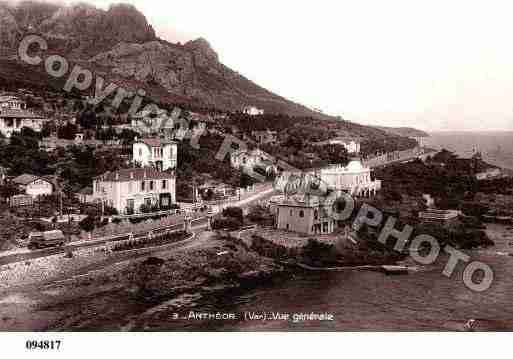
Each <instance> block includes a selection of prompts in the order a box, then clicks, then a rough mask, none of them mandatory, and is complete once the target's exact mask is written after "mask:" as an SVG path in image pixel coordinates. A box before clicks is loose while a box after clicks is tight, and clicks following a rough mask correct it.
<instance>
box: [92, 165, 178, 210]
mask: <svg viewBox="0 0 513 359" xmlns="http://www.w3.org/2000/svg"><path fill="white" fill-rule="evenodd" d="M93 198H94V200H95V201H96V202H100V203H102V204H103V205H105V206H109V207H112V208H115V209H116V210H117V211H118V212H119V213H120V214H133V213H140V212H142V210H143V208H144V207H145V208H158V209H160V210H167V209H170V207H172V206H173V205H174V204H176V176H175V173H174V171H167V172H162V171H159V170H157V169H155V168H132V169H124V170H119V171H116V172H107V173H105V174H103V175H102V176H99V177H97V178H95V179H94V182H93ZM143 206H144V207H143Z"/></svg>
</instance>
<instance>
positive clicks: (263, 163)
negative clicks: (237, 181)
mask: <svg viewBox="0 0 513 359" xmlns="http://www.w3.org/2000/svg"><path fill="white" fill-rule="evenodd" d="M230 163H231V165H232V167H233V168H235V169H240V170H245V171H250V172H251V171H253V170H254V168H255V167H261V168H262V169H264V170H265V172H266V173H271V172H274V173H276V172H277V168H276V166H275V164H274V159H273V157H272V156H271V155H270V154H268V153H267V152H264V151H262V150H260V149H258V148H257V149H254V150H239V151H234V152H232V153H231V154H230Z"/></svg>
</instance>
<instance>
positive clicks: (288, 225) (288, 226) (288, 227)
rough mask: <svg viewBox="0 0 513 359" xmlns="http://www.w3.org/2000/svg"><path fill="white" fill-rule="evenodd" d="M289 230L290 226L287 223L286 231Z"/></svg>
mask: <svg viewBox="0 0 513 359" xmlns="http://www.w3.org/2000/svg"><path fill="white" fill-rule="evenodd" d="M289 229H290V224H288V223H287V231H288V230H289Z"/></svg>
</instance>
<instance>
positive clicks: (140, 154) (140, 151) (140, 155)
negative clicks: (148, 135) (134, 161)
mask: <svg viewBox="0 0 513 359" xmlns="http://www.w3.org/2000/svg"><path fill="white" fill-rule="evenodd" d="M139 157H142V148H139Z"/></svg>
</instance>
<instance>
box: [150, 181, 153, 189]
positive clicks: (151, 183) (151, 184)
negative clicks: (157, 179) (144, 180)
mask: <svg viewBox="0 0 513 359" xmlns="http://www.w3.org/2000/svg"><path fill="white" fill-rule="evenodd" d="M153 185H154V183H153V181H150V191H153Z"/></svg>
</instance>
